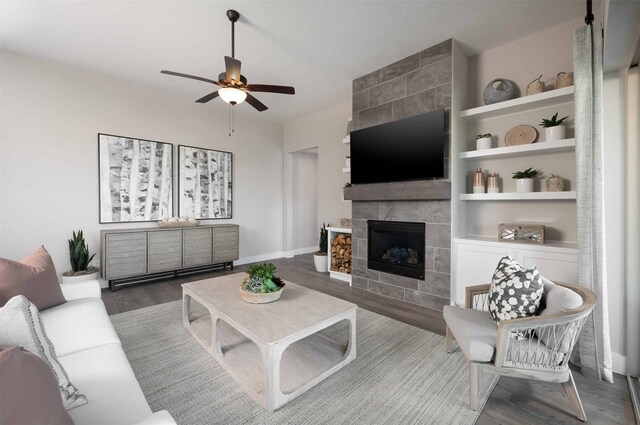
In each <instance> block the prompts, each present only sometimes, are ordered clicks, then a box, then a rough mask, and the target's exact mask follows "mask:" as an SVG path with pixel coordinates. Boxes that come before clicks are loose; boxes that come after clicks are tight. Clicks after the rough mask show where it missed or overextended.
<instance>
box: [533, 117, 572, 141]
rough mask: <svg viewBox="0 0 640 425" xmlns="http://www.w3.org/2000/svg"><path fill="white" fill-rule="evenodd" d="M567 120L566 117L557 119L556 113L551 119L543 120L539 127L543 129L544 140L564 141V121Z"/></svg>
mask: <svg viewBox="0 0 640 425" xmlns="http://www.w3.org/2000/svg"><path fill="white" fill-rule="evenodd" d="M567 118H569V117H568V116H566V117H563V118H560V119H558V113H557V112H556V113H555V114H554V115H553V116H552V117H551V119H549V120H548V119H546V118H543V119H542V122H540V124H539V125H540V126H542V127H544V140H545V141H547V142H548V141H550V140H562V139H564V124H563V122H564V120H566V119H567Z"/></svg>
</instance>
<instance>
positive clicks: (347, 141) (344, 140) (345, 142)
mask: <svg viewBox="0 0 640 425" xmlns="http://www.w3.org/2000/svg"><path fill="white" fill-rule="evenodd" d="M342 143H344V144H345V145H348V144H349V143H351V136H350V135H349V136H347V137H345V138H344V139H342Z"/></svg>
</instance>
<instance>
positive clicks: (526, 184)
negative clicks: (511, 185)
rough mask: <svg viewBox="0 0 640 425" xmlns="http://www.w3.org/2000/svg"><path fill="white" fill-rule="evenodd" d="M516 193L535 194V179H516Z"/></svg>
mask: <svg viewBox="0 0 640 425" xmlns="http://www.w3.org/2000/svg"><path fill="white" fill-rule="evenodd" d="M516 192H518V193H528V192H533V179H516Z"/></svg>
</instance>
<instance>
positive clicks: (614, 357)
mask: <svg viewBox="0 0 640 425" xmlns="http://www.w3.org/2000/svg"><path fill="white" fill-rule="evenodd" d="M611 368H612V369H613V371H614V372H615V373H619V374H620V375H626V374H627V356H623V355H622V354H619V353H615V352H612V353H611Z"/></svg>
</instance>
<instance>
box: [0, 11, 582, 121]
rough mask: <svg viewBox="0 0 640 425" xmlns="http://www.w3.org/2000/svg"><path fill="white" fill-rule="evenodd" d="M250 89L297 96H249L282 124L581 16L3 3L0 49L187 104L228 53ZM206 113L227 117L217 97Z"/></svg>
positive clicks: (202, 90)
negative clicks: (455, 47) (279, 87)
mask: <svg viewBox="0 0 640 425" xmlns="http://www.w3.org/2000/svg"><path fill="white" fill-rule="evenodd" d="M230 8H234V9H236V10H238V11H239V12H240V14H241V15H242V17H241V18H240V21H239V23H238V24H236V57H237V58H238V59H240V60H241V61H242V73H243V74H244V75H245V76H246V77H247V78H248V80H249V82H250V83H262V84H286V85H293V86H295V88H296V95H295V96H286V95H277V94H268V93H258V94H257V95H256V97H258V98H259V99H260V100H261V101H263V102H264V103H265V104H266V105H267V106H269V110H267V111H265V112H262V113H258V112H256V111H252V108H251V107H250V106H249V105H247V104H242V105H240V106H239V107H238V109H237V110H236V111H237V113H251V114H254V115H259V116H261V117H263V118H266V119H270V120H274V121H284V120H286V119H290V118H293V117H296V116H299V115H302V114H305V113H308V112H312V111H314V110H317V109H320V108H322V107H325V106H329V105H332V104H335V103H337V102H340V101H343V100H346V99H348V98H349V96H350V93H351V81H352V80H353V79H354V78H356V77H359V76H361V75H363V74H366V73H368V72H370V71H372V70H374V69H377V68H380V67H382V66H384V65H387V64H389V63H391V62H394V61H396V60H399V59H402V58H404V57H406V56H409V55H411V54H413V53H415V52H418V51H420V50H423V49H425V48H427V47H429V46H431V45H433V44H436V43H438V42H440V41H443V40H445V39H448V38H451V37H453V38H456V39H458V40H459V41H461V42H462V43H463V45H464V46H465V47H466V48H467V50H468V52H469V53H471V54H473V53H477V52H480V51H483V50H486V49H488V48H491V47H494V46H498V45H501V44H504V43H506V42H509V41H511V40H514V39H517V38H521V37H524V36H526V35H528V34H531V33H535V32H538V31H541V30H543V29H545V28H549V27H552V26H555V25H558V24H560V23H562V22H566V21H568V20H570V19H573V18H576V17H579V16H581V15H584V1H583V0H549V1H548V0H509V1H506V0H501V1H493V0H469V1H461V0H448V1H444V0H441V1H413V2H409V1H364V0H361V1H295V2H294V1H267V0H264V1H252V2H249V1H247V2H244V1H234V2H227V1H225V2H218V1H216V2H212V1H206V2H205V1H184V0H182V1H178V0H174V1H144V0H137V1H6V0H2V10H1V12H2V13H1V14H2V17H1V25H0V43H1V45H2V48H5V49H10V50H14V51H18V52H22V53H25V54H29V55H33V56H38V57H42V58H46V59H50V60H53V61H57V62H60V63H64V64H68V65H71V66H74V67H80V68H84V69H89V70H93V71H96V72H100V73H104V74H107V75H111V76H114V77H117V78H123V79H126V80H129V81H133V82H137V83H140V84H146V85H150V86H153V87H156V88H159V89H162V90H166V91H167V92H173V93H176V94H179V95H181V96H183V97H184V101H185V102H189V101H195V99H198V98H199V97H201V96H203V95H205V94H207V93H209V92H210V91H212V90H211V87H210V86H208V85H207V84H206V83H201V82H198V81H193V80H187V79H182V78H177V77H171V76H166V75H162V74H160V70H161V69H168V70H172V71H177V72H184V73H187V74H194V75H199V76H203V77H209V78H214V79H216V77H217V75H218V73H220V72H222V71H223V70H224V61H223V56H224V55H229V54H230V50H231V48H230V43H231V41H230V39H231V36H230V23H229V21H228V20H227V18H226V16H225V11H226V10H227V9H230ZM202 107H203V108H219V109H220V110H224V109H225V105H224V104H223V103H222V102H221V101H220V100H216V101H212V102H210V103H209V104H207V105H203V106H202Z"/></svg>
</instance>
